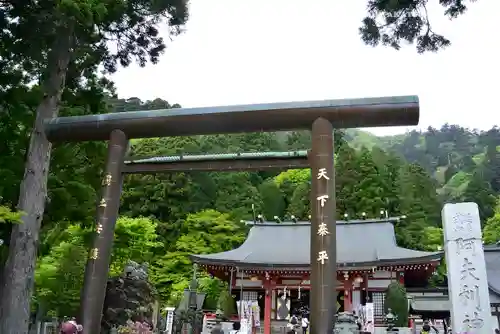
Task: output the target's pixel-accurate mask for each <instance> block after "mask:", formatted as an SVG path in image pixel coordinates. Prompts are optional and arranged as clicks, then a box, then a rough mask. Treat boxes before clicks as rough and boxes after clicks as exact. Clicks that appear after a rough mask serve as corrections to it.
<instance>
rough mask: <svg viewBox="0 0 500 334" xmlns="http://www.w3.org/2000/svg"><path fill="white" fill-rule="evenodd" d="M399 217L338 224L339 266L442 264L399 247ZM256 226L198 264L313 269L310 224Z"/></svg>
mask: <svg viewBox="0 0 500 334" xmlns="http://www.w3.org/2000/svg"><path fill="white" fill-rule="evenodd" d="M395 221H397V219H396V218H390V219H376V220H359V221H338V222H337V226H336V227H337V263H338V266H339V267H370V266H391V265H412V264H424V263H429V262H433V261H439V260H440V259H441V257H442V254H443V253H442V252H423V251H417V250H412V249H406V248H402V247H399V246H398V245H397V244H396V235H395V232H394V225H393V223H394V222H395ZM249 224H251V225H253V226H252V228H251V229H250V232H249V234H248V237H247V239H246V240H245V242H244V243H243V244H242V245H241V246H240V247H238V248H236V249H233V250H230V251H227V252H222V253H216V254H208V255H192V259H193V261H194V262H197V263H201V264H214V265H216V264H219V265H234V266H247V267H249V266H253V267H294V268H304V269H306V268H309V267H310V233H311V228H310V223H309V222H296V223H293V222H291V223H290V222H287V223H275V222H263V223H258V222H256V223H254V222H251V223H249Z"/></svg>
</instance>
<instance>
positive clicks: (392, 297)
mask: <svg viewBox="0 0 500 334" xmlns="http://www.w3.org/2000/svg"><path fill="white" fill-rule="evenodd" d="M389 309H391V311H392V313H393V314H394V315H396V317H397V319H396V320H395V325H396V327H406V326H407V325H408V315H409V314H408V297H407V296H406V289H405V287H404V286H403V285H402V284H400V283H399V282H392V283H391V284H389V286H388V287H387V290H386V291H385V300H384V311H385V314H387V313H388V311H389Z"/></svg>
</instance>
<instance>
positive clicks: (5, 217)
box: [0, 205, 22, 224]
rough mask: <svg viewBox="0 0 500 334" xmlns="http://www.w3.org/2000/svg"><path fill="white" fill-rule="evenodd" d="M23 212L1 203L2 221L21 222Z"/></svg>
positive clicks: (0, 218)
mask: <svg viewBox="0 0 500 334" xmlns="http://www.w3.org/2000/svg"><path fill="white" fill-rule="evenodd" d="M21 216H22V213H20V212H17V211H12V210H11V209H10V208H8V207H6V206H1V205H0V223H10V224H20V223H22V220H21Z"/></svg>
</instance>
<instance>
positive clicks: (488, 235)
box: [483, 210, 500, 245]
mask: <svg viewBox="0 0 500 334" xmlns="http://www.w3.org/2000/svg"><path fill="white" fill-rule="evenodd" d="M483 240H484V243H485V244H487V245H489V244H495V243H497V242H499V241H500V210H499V211H497V213H495V215H494V216H493V217H490V218H489V219H488V220H487V221H486V224H485V225H484V229H483Z"/></svg>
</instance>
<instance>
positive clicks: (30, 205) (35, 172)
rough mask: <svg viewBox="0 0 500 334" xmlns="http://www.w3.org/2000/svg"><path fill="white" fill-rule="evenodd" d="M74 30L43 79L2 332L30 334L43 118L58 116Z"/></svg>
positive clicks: (44, 160)
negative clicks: (42, 94) (42, 89)
mask: <svg viewBox="0 0 500 334" xmlns="http://www.w3.org/2000/svg"><path fill="white" fill-rule="evenodd" d="M71 40H72V38H71V33H68V31H66V36H61V35H59V36H58V38H57V41H56V43H55V45H54V47H53V48H52V49H51V50H50V52H49V58H48V65H47V68H48V73H47V77H46V79H45V82H43V88H44V97H43V99H42V101H41V103H40V104H39V106H38V107H37V109H36V120H35V124H34V126H33V130H32V132H31V138H30V143H29V148H28V155H27V159H26V166H25V170H24V178H23V181H22V182H21V187H20V188H21V189H20V196H19V202H18V209H19V210H21V211H22V212H23V213H24V214H23V218H22V220H23V222H22V224H16V225H14V226H13V228H12V233H11V240H10V248H9V256H8V258H7V262H6V264H5V268H4V275H3V280H2V281H3V282H2V283H3V286H2V290H3V291H2V300H1V301H0V302H1V314H0V333H5V334H7V333H8V334H27V333H28V330H29V320H30V314H31V309H30V302H31V298H32V294H33V291H32V290H33V283H34V272H35V267H36V258H37V250H38V242H39V232H40V226H41V222H42V218H43V212H44V209H45V201H46V197H47V176H48V172H49V164H50V150H51V143H50V142H49V141H48V140H47V138H46V137H45V134H44V131H43V121H44V120H45V119H47V118H52V117H56V116H57V114H58V112H59V103H60V101H61V94H62V91H63V89H64V85H65V79H66V73H67V70H68V64H69V61H70V50H71Z"/></svg>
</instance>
